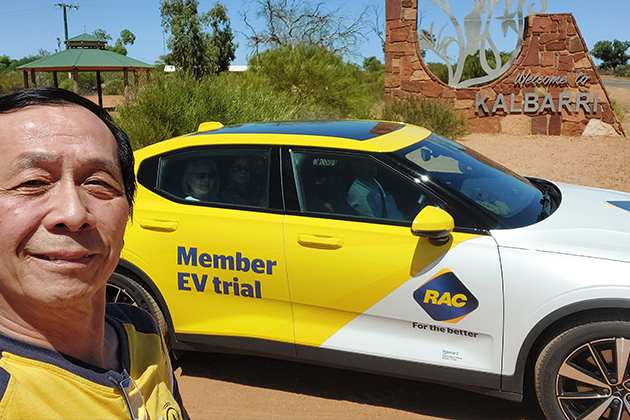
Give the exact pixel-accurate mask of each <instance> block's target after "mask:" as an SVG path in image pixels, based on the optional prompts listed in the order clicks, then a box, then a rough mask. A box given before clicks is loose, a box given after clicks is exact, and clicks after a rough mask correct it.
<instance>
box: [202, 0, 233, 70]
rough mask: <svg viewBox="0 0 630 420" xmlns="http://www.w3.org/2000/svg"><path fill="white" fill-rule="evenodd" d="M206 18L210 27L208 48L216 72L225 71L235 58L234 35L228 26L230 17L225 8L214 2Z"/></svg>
mask: <svg viewBox="0 0 630 420" xmlns="http://www.w3.org/2000/svg"><path fill="white" fill-rule="evenodd" d="M207 18H208V21H209V23H210V27H211V28H212V36H211V37H210V50H211V52H212V56H213V57H214V61H215V63H216V68H217V70H216V73H221V72H224V71H227V69H228V68H229V67H230V63H231V62H232V61H234V59H235V58H236V55H235V53H236V48H237V47H238V44H234V35H233V34H232V28H231V27H230V18H228V15H227V9H226V8H225V6H223V5H222V4H220V3H216V4H215V5H214V7H213V8H212V9H210V10H209V11H208V13H207Z"/></svg>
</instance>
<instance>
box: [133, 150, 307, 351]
mask: <svg viewBox="0 0 630 420" xmlns="http://www.w3.org/2000/svg"><path fill="white" fill-rule="evenodd" d="M277 156H278V152H277V150H274V149H272V148H270V147H247V146H243V147H197V148H190V149H185V150H180V151H177V152H173V153H167V154H164V155H162V156H160V157H157V158H153V159H152V160H151V162H152V163H151V162H149V165H148V166H150V167H151V168H148V169H147V168H142V167H141V169H140V174H139V178H143V177H146V178H149V180H151V176H150V174H149V175H146V174H143V173H142V171H143V170H145V172H146V171H156V174H155V175H154V178H155V179H154V181H150V182H149V183H151V182H154V184H155V185H153V186H149V187H150V188H146V187H145V186H140V190H139V196H138V200H137V206H136V208H135V210H134V211H135V213H134V222H133V224H132V225H131V226H130V227H129V231H128V232H127V236H126V248H125V249H126V251H125V252H126V254H125V255H123V257H124V258H126V259H128V260H130V261H131V262H133V263H134V264H135V265H137V266H139V267H140V268H141V269H142V270H143V271H145V272H146V274H147V275H148V276H149V277H150V278H151V280H152V281H153V282H154V283H155V285H156V286H157V288H158V289H159V290H160V292H161V294H162V296H163V298H164V300H165V302H166V304H167V306H168V310H169V312H170V316H171V318H172V322H173V328H174V331H175V333H176V334H177V335H178V338H180V339H183V340H184V341H188V342H193V341H199V342H201V343H203V344H217V343H215V342H214V341H212V340H211V339H208V338H207V337H208V335H213V336H224V337H244V338H260V339H269V340H276V341H282V342H286V343H290V345H289V346H288V347H287V348H289V349H290V351H289V353H290V354H292V352H293V338H294V337H293V325H292V317H291V308H290V303H289V294H288V288H287V281H286V269H285V266H284V249H283V235H282V219H283V215H282V211H281V208H282V202H281V196H280V186H279V183H280V180H279V163H278V158H277ZM199 161H202V162H203V165H201V166H200V165H199V163H198V162H199ZM208 162H211V164H210V165H208ZM145 166H146V165H145ZM191 167H194V168H197V169H195V170H193V171H192V173H191V170H190V168H191ZM208 167H210V168H212V169H214V170H215V171H216V174H201V173H197V172H199V171H200V169H199V168H206V169H205V170H208V169H207V168H208ZM235 174H236V176H235ZM239 174H240V175H239ZM189 176H197V177H199V178H200V179H207V178H208V177H209V176H210V177H213V178H214V177H216V180H215V181H216V182H217V183H218V185H217V186H218V188H217V189H216V191H215V192H214V193H213V195H212V196H205V197H202V198H196V197H195V196H194V194H195V193H194V192H193V191H192V190H191V188H190V181H189V180H187V177H189ZM238 176H240V177H241V178H242V179H246V180H247V183H248V185H247V186H246V187H244V188H243V193H244V194H243V196H242V197H241V196H240V195H239V194H240V191H239V189H238V188H236V186H235V185H233V183H232V178H236V177H238ZM141 184H142V180H141ZM134 250H136V253H133V251H134ZM182 335H186V336H185V337H184V336H182ZM215 341H216V340H215ZM218 344H219V345H220V344H221V343H220V342H218ZM225 344H226V345H228V346H240V345H241V344H239V343H237V342H234V341H230V342H226V343H225Z"/></svg>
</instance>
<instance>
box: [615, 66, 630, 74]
mask: <svg viewBox="0 0 630 420" xmlns="http://www.w3.org/2000/svg"><path fill="white" fill-rule="evenodd" d="M614 74H615V76H617V77H630V64H624V65H621V66H617V68H615V70H614Z"/></svg>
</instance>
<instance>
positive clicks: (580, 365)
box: [535, 320, 630, 420]
mask: <svg viewBox="0 0 630 420" xmlns="http://www.w3.org/2000/svg"><path fill="white" fill-rule="evenodd" d="M629 361H630V322H628V321H624V320H616V321H610V320H608V321H604V320H587V321H586V322H585V323H582V324H581V325H578V326H575V327H573V328H570V329H568V330H566V331H564V332H562V333H561V334H559V335H557V336H556V337H555V338H554V339H552V340H551V341H550V342H549V343H548V344H547V345H546V346H545V348H544V349H543V350H542V352H541V353H540V355H539V356H538V360H537V363H536V370H535V387H536V395H537V396H538V401H539V402H540V405H541V407H542V409H543V411H544V413H545V415H546V416H547V418H548V419H553V420H560V419H569V420H576V419H586V420H599V419H628V418H630V374H629V371H628V367H629Z"/></svg>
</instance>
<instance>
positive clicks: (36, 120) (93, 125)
mask: <svg viewBox="0 0 630 420" xmlns="http://www.w3.org/2000/svg"><path fill="white" fill-rule="evenodd" d="M53 136H61V137H64V136H67V137H82V138H84V139H92V138H94V139H95V140H96V141H98V142H108V140H106V139H109V140H110V141H111V142H113V143H114V144H115V142H116V140H115V138H114V136H113V134H112V133H111V131H110V130H109V128H108V127H107V125H106V124H105V123H104V122H103V121H102V120H101V119H100V118H99V117H98V116H97V115H95V114H94V113H92V112H91V111H90V110H88V109H86V108H83V107H81V106H78V105H50V104H44V105H29V106H27V107H25V108H21V109H18V110H13V111H10V112H7V113H4V114H0V142H7V141H8V142H16V141H20V140H22V141H24V140H27V141H28V140H29V139H30V140H37V139H45V138H48V137H53Z"/></svg>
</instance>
